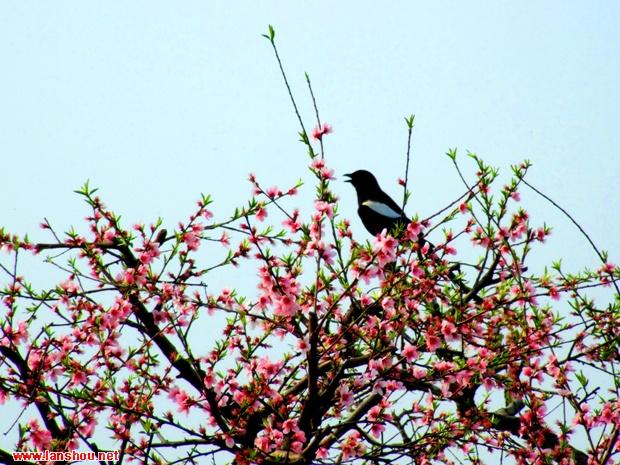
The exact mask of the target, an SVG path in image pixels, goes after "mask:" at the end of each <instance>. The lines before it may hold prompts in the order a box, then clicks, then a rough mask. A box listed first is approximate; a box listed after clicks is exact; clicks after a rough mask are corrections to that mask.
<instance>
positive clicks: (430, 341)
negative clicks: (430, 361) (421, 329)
mask: <svg viewBox="0 0 620 465" xmlns="http://www.w3.org/2000/svg"><path fill="white" fill-rule="evenodd" d="M424 339H425V340H426V348H427V349H428V350H429V351H430V352H435V351H436V350H437V349H438V348H439V347H440V346H441V339H439V338H438V337H437V336H434V335H432V334H427V335H426V336H425V338H424Z"/></svg>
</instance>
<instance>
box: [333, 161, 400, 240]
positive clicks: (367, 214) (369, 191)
mask: <svg viewBox="0 0 620 465" xmlns="http://www.w3.org/2000/svg"><path fill="white" fill-rule="evenodd" d="M345 176H346V177H348V178H349V179H347V180H346V181H345V182H349V183H351V184H352V185H353V187H354V188H355V192H357V205H358V208H357V214H358V215H359V217H360V219H361V220H362V224H363V225H364V227H365V228H366V230H367V231H368V232H369V233H370V234H372V235H373V236H376V235H377V234H379V233H380V232H381V231H383V230H384V229H387V231H388V232H390V233H394V232H395V231H396V230H397V229H398V227H399V226H400V227H401V228H402V227H404V226H406V225H408V224H409V223H411V221H410V220H409V218H407V215H405V212H404V211H403V210H402V208H400V207H399V206H398V204H397V203H396V202H394V200H392V198H391V197H390V196H389V195H387V194H386V193H385V192H383V190H381V187H379V183H378V182H377V178H375V177H374V175H373V174H372V173H371V172H370V171H366V170H358V171H354V172H353V173H349V174H345Z"/></svg>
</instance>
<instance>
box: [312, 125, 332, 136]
mask: <svg viewBox="0 0 620 465" xmlns="http://www.w3.org/2000/svg"><path fill="white" fill-rule="evenodd" d="M332 132H333V130H332V126H331V124H328V123H323V124H319V125H318V126H316V127H315V128H314V130H313V131H312V137H313V138H314V140H321V139H323V136H324V135H325V134H330V133H332Z"/></svg>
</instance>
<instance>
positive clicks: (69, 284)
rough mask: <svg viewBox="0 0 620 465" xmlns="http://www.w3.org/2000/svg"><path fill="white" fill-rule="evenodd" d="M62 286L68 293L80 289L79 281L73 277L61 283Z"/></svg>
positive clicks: (73, 292)
mask: <svg viewBox="0 0 620 465" xmlns="http://www.w3.org/2000/svg"><path fill="white" fill-rule="evenodd" d="M59 286H60V288H61V289H62V290H63V291H65V292H66V293H67V294H75V293H77V292H78V291H79V287H78V285H77V283H76V282H75V281H74V280H73V279H67V280H66V281H63V282H61V283H60V284H59Z"/></svg>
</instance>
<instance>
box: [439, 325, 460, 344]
mask: <svg viewBox="0 0 620 465" xmlns="http://www.w3.org/2000/svg"><path fill="white" fill-rule="evenodd" d="M441 334H443V337H444V338H445V339H446V341H458V340H459V333H458V331H457V329H456V326H454V324H453V323H452V322H450V321H448V320H443V321H442V322H441Z"/></svg>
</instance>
